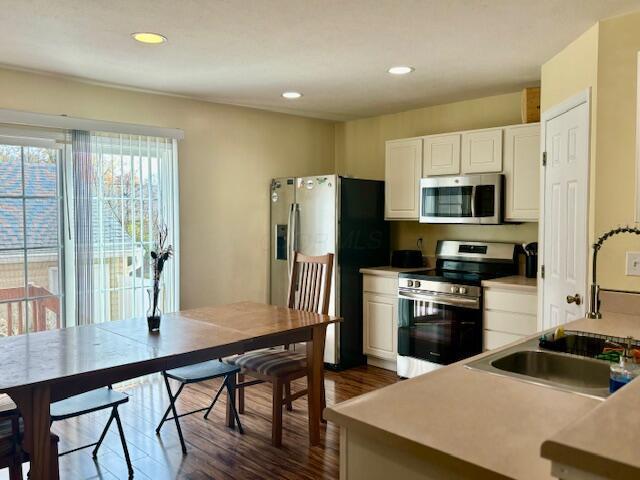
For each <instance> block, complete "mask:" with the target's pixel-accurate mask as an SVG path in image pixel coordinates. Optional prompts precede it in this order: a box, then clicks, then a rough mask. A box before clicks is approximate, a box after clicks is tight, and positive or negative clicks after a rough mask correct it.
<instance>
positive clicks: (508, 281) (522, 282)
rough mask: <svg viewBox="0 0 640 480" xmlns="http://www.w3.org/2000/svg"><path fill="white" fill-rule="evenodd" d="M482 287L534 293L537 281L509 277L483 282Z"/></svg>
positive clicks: (515, 276)
mask: <svg viewBox="0 0 640 480" xmlns="http://www.w3.org/2000/svg"><path fill="white" fill-rule="evenodd" d="M482 286H483V287H500V288H510V289H514V290H521V291H527V292H532V293H535V292H537V291H538V279H537V278H527V277H525V276H524V275H511V276H510V277H500V278H494V279H492V280H483V281H482Z"/></svg>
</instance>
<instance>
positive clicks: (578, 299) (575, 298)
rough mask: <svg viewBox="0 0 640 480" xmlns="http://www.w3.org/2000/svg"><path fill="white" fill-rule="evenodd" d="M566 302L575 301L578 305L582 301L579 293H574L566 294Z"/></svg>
mask: <svg viewBox="0 0 640 480" xmlns="http://www.w3.org/2000/svg"><path fill="white" fill-rule="evenodd" d="M567 303H575V304H576V305H580V304H581V303H582V298H581V297H580V294H579V293H576V294H575V295H567Z"/></svg>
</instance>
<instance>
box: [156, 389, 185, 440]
mask: <svg viewBox="0 0 640 480" xmlns="http://www.w3.org/2000/svg"><path fill="white" fill-rule="evenodd" d="M183 388H184V383H181V384H180V388H178V391H177V392H176V394H175V395H173V394H172V393H171V389H169V388H168V387H167V393H168V394H169V406H168V407H167V411H166V412H164V415H163V416H162V420H160V423H159V424H158V426H157V427H156V433H160V429H161V428H162V425H164V422H166V421H167V417H168V416H169V413H170V412H171V399H173V400H174V401H175V400H176V399H177V398H178V395H180V392H182V389H183Z"/></svg>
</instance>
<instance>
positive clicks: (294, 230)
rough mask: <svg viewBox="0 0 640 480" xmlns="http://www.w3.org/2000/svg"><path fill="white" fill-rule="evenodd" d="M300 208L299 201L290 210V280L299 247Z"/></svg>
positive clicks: (288, 249) (288, 230)
mask: <svg viewBox="0 0 640 480" xmlns="http://www.w3.org/2000/svg"><path fill="white" fill-rule="evenodd" d="M299 216H300V209H299V207H298V204H297V203H292V204H291V210H290V211H289V226H288V228H287V265H288V267H289V281H291V272H292V270H293V254H294V252H295V251H296V249H297V248H298V224H299Z"/></svg>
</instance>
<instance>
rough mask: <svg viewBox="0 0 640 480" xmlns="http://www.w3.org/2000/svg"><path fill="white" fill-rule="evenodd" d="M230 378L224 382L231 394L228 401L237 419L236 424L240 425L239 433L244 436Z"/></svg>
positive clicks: (226, 378)
mask: <svg viewBox="0 0 640 480" xmlns="http://www.w3.org/2000/svg"><path fill="white" fill-rule="evenodd" d="M228 380H229V377H228V376H226V377H224V382H223V384H222V385H223V386H226V387H227V392H228V393H229V395H228V397H227V398H228V399H227V401H228V402H229V406H230V407H231V411H232V412H233V416H234V417H235V419H236V423H237V424H238V431H239V432H240V433H242V434H244V430H243V428H242V424H241V423H240V416H239V415H238V411H237V410H236V405H235V402H234V401H233V398H235V396H234V395H233V392H232V391H231V386H230V385H229V382H228Z"/></svg>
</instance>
